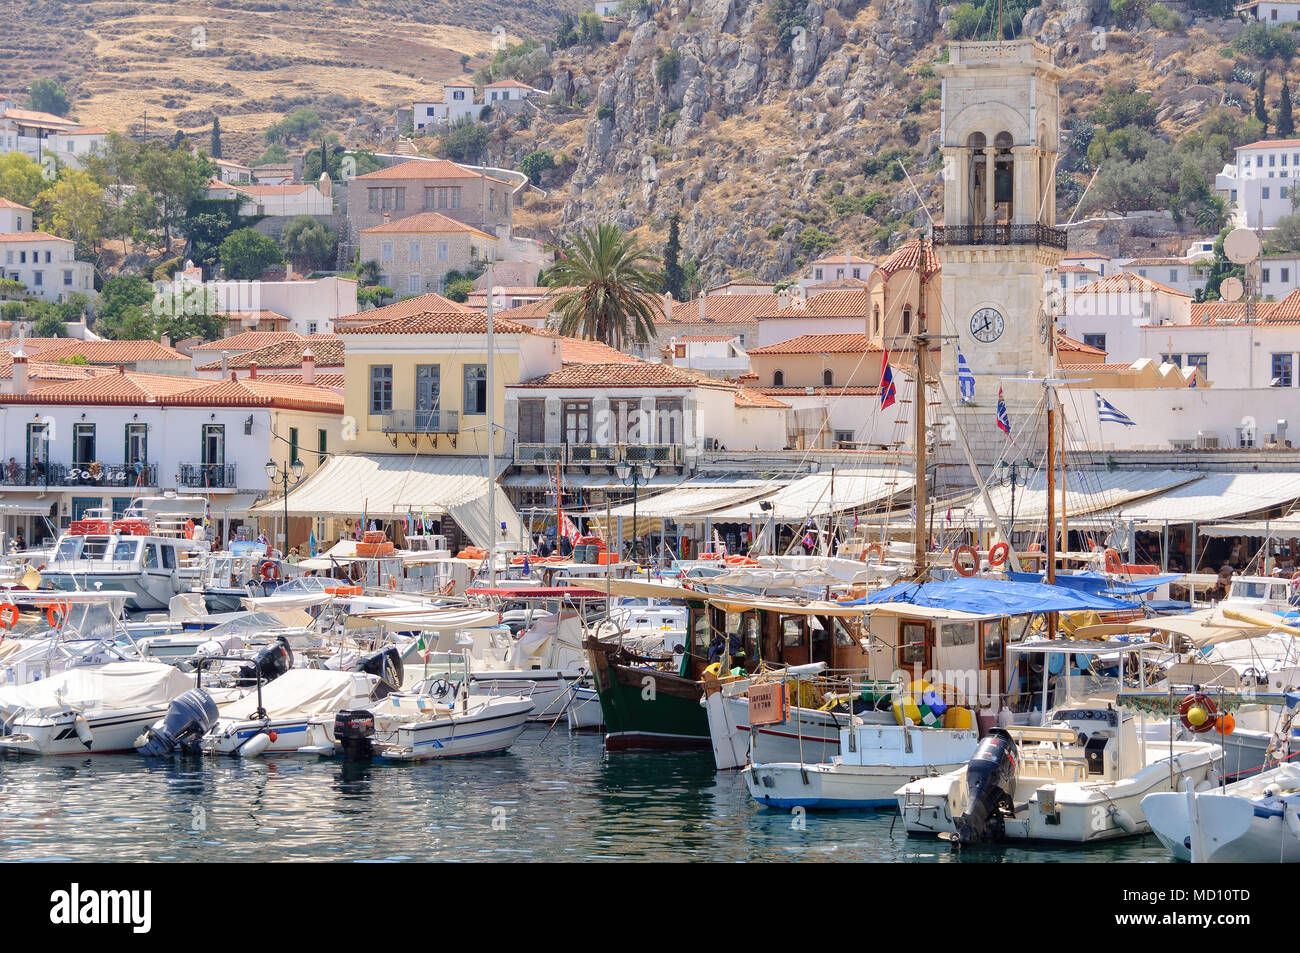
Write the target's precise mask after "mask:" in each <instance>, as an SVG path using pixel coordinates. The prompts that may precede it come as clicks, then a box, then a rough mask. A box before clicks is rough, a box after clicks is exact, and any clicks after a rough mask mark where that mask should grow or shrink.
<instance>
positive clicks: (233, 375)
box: [230, 371, 239, 381]
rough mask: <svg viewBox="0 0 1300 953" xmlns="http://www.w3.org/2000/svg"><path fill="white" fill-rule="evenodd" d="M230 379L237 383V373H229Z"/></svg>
mask: <svg viewBox="0 0 1300 953" xmlns="http://www.w3.org/2000/svg"><path fill="white" fill-rule="evenodd" d="M230 379H231V380H232V381H237V380H239V372H238V371H231V372H230Z"/></svg>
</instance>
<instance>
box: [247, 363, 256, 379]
mask: <svg viewBox="0 0 1300 953" xmlns="http://www.w3.org/2000/svg"><path fill="white" fill-rule="evenodd" d="M248 376H249V377H251V378H252V379H253V380H257V361H249V362H248Z"/></svg>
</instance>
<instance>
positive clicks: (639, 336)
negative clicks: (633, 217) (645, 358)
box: [548, 225, 660, 350]
mask: <svg viewBox="0 0 1300 953" xmlns="http://www.w3.org/2000/svg"><path fill="white" fill-rule="evenodd" d="M557 252H558V253H557V256H556V257H557V260H556V262H555V264H554V265H552V266H551V269H550V272H549V274H548V279H549V280H550V282H551V284H552V287H564V288H570V289H572V290H570V291H566V292H563V293H561V294H559V295H556V297H555V308H556V310H557V311H559V313H560V326H559V330H560V333H561V334H566V335H578V336H581V337H585V338H591V339H594V340H597V341H603V342H604V343H606V344H608V345H610V346H611V347H614V348H618V349H619V350H622V348H623V344H624V342H628V341H635V342H638V343H645V342H647V341H650V340H652V339H653V337H654V333H655V313H656V311H657V309H658V308H659V307H660V304H659V301H658V299H657V297H656V296H657V294H658V292H659V288H660V276H659V274H658V273H657V271H656V270H654V268H653V267H652V266H653V265H655V264H657V263H658V261H659V257H658V256H657V255H653V254H650V253H648V252H646V251H645V250H644V249H643V248H641V246H640V245H639V244H637V242H636V241H635V240H634V239H633V238H631V237H630V236H628V235H625V234H624V233H623V231H622V230H621V229H620V228H618V227H617V226H615V225H598V226H596V227H595V228H584V229H583V230H582V232H581V233H580V234H579V235H578V236H577V237H576V238H574V239H573V241H572V243H571V244H570V245H568V246H567V247H564V248H559V249H557ZM560 255H563V257H560Z"/></svg>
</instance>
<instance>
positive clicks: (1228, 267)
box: [1204, 218, 1285, 301]
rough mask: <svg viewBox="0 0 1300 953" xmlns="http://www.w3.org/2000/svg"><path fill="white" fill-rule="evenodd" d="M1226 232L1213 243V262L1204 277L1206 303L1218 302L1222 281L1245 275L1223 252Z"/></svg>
mask: <svg viewBox="0 0 1300 953" xmlns="http://www.w3.org/2000/svg"><path fill="white" fill-rule="evenodd" d="M1283 221H1285V218H1283V219H1279V224H1281V222H1283ZM1227 234H1228V232H1227V230H1226V229H1225V230H1224V231H1221V232H1220V233H1219V237H1218V238H1217V239H1216V240H1215V242H1214V261H1213V263H1211V265H1210V272H1209V274H1208V275H1207V276H1206V282H1205V297H1204V300H1206V301H1218V300H1219V285H1221V284H1222V283H1223V279H1225V278H1229V277H1234V278H1241V277H1242V276H1244V275H1245V274H1246V269H1245V267H1244V266H1242V265H1236V264H1233V263H1232V262H1230V261H1228V256H1227V255H1226V254H1224V251H1223V239H1224V238H1225V237H1226V236H1227Z"/></svg>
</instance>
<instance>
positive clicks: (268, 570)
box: [258, 559, 284, 582]
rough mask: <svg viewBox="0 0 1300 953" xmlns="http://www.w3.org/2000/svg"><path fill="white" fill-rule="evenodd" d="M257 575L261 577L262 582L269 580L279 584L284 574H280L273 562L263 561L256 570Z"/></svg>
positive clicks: (277, 565)
mask: <svg viewBox="0 0 1300 953" xmlns="http://www.w3.org/2000/svg"><path fill="white" fill-rule="evenodd" d="M258 575H259V576H261V577H262V582H267V581H269V580H271V579H274V580H275V581H276V582H279V581H280V579H281V578H283V575H284V574H283V573H281V572H280V566H279V564H278V563H277V562H275V560H272V559H267V560H264V561H263V562H262V565H261V566H260V567H259V568H258Z"/></svg>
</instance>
